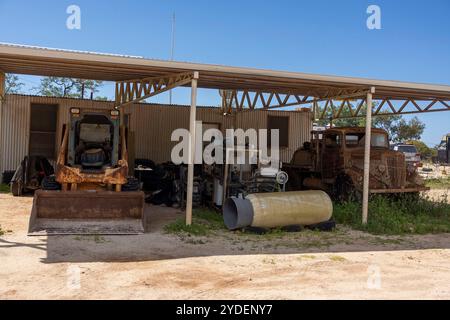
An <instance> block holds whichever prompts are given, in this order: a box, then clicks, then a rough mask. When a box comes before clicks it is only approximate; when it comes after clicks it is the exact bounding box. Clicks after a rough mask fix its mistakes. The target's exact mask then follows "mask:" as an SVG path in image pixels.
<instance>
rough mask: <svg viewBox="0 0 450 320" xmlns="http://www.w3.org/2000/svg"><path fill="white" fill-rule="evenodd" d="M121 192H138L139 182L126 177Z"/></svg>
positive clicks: (133, 178)
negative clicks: (126, 179)
mask: <svg viewBox="0 0 450 320" xmlns="http://www.w3.org/2000/svg"><path fill="white" fill-rule="evenodd" d="M122 191H123V192H133V191H139V180H138V179H136V178H135V177H128V181H127V183H126V184H124V185H123V186H122Z"/></svg>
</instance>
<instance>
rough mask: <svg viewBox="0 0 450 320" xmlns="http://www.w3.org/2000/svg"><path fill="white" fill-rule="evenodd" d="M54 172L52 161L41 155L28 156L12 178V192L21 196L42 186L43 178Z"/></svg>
mask: <svg viewBox="0 0 450 320" xmlns="http://www.w3.org/2000/svg"><path fill="white" fill-rule="evenodd" d="M53 173H54V170H53V167H52V165H51V164H50V162H49V161H48V160H47V159H46V158H44V157H39V156H26V157H25V158H24V159H23V160H22V161H21V163H20V165H19V167H18V168H17V170H16V171H15V173H14V175H13V177H12V179H11V182H10V184H11V193H12V194H13V195H14V196H16V197H19V196H21V195H23V194H24V193H27V192H32V191H34V190H37V189H39V188H40V187H41V183H42V180H43V179H44V178H45V177H47V176H49V175H52V174H53Z"/></svg>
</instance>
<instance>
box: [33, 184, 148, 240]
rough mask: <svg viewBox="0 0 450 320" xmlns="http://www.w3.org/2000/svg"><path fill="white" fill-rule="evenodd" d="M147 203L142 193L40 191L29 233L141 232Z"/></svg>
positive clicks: (114, 233)
mask: <svg viewBox="0 0 450 320" xmlns="http://www.w3.org/2000/svg"><path fill="white" fill-rule="evenodd" d="M144 203H145V202H144V193H142V192H109V191H92V192H91V191H43V190H38V191H36V193H35V195H34V200H33V209H32V212H31V217H30V224H29V229H28V234H29V235H99V234H100V235H129V234H141V233H143V232H144V228H145V221H144V220H145V219H144Z"/></svg>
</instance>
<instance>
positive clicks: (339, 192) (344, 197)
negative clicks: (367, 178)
mask: <svg viewBox="0 0 450 320" xmlns="http://www.w3.org/2000/svg"><path fill="white" fill-rule="evenodd" d="M333 191H334V192H333V194H334V198H335V200H337V201H340V202H349V201H356V202H361V200H362V193H361V191H360V190H358V189H356V188H355V185H354V183H353V180H352V178H351V177H349V176H348V175H346V174H340V175H338V176H337V178H336V181H335V183H334V190H333Z"/></svg>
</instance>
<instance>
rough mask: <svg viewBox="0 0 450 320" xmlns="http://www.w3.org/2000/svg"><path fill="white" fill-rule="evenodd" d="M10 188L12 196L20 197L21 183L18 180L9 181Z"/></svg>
mask: <svg viewBox="0 0 450 320" xmlns="http://www.w3.org/2000/svg"><path fill="white" fill-rule="evenodd" d="M10 190H11V193H12V195H13V196H14V197H20V196H21V195H22V184H21V183H20V182H19V181H14V182H11V189H10Z"/></svg>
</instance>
